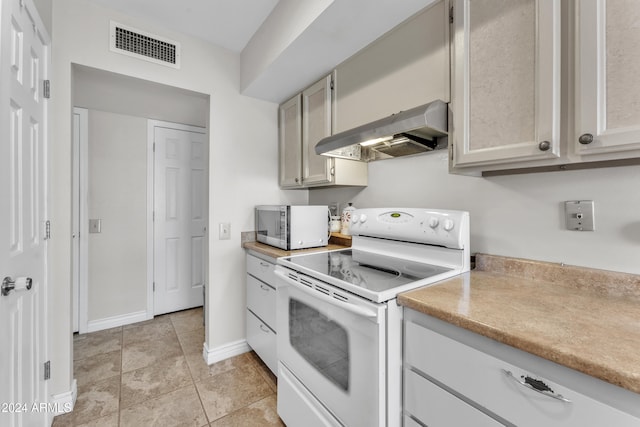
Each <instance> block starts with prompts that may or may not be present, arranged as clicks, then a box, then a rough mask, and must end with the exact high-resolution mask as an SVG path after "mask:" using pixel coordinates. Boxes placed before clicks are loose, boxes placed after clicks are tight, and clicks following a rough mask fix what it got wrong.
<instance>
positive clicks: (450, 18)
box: [449, 6, 453, 24]
mask: <svg viewBox="0 0 640 427" xmlns="http://www.w3.org/2000/svg"><path fill="white" fill-rule="evenodd" d="M449 23H450V24H453V6H451V7H450V8H449Z"/></svg>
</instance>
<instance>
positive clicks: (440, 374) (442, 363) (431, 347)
mask: <svg viewBox="0 0 640 427" xmlns="http://www.w3.org/2000/svg"><path fill="white" fill-rule="evenodd" d="M405 333H406V335H405V339H406V347H405V350H406V355H405V358H406V359H405V360H406V362H407V364H408V365H410V366H414V367H415V368H417V369H418V370H420V371H422V372H424V373H425V374H426V375H427V376H429V377H431V378H434V379H435V380H437V381H438V382H440V383H442V384H445V385H446V386H447V387H450V388H451V389H452V390H455V391H456V392H457V393H460V394H461V395H463V396H465V397H466V398H468V399H470V400H471V401H473V402H475V403H477V404H479V405H480V406H482V407H484V408H486V409H487V410H489V411H490V412H492V413H494V414H496V415H497V416H499V417H500V418H503V419H505V420H507V421H509V422H511V423H514V424H516V425H518V426H525V427H526V426H541V425H544V426H563V427H566V426H587V425H593V426H599V425H611V426H613V425H615V426H617V427H623V426H624V427H627V426H628V427H632V426H638V425H639V424H638V423H639V421H640V420H638V419H637V418H635V417H632V416H631V415H629V414H627V413H625V412H622V411H619V410H618V409H616V408H613V407H610V406H608V405H606V404H604V403H602V402H599V401H596V400H594V399H592V398H590V397H587V396H585V395H582V394H580V393H578V392H576V391H574V390H572V389H569V388H567V387H564V386H561V385H559V384H557V383H555V382H552V381H551V380H549V379H548V378H544V377H543V376H541V375H538V374H536V373H535V372H529V371H527V370H525V369H522V368H519V367H518V366H514V365H511V364H509V363H506V362H504V361H502V360H500V359H497V358H495V357H493V356H491V355H489V354H486V353H483V352H481V351H479V350H476V349H474V348H472V347H469V346H467V345H465V344H462V343H460V342H458V341H455V340H453V339H451V338H448V337H445V336H443V335H441V334H439V333H436V332H434V331H432V330H429V329H427V328H425V327H423V326H420V325H418V324H416V323H413V322H407V323H406V328H405ZM506 372H511V374H512V375H513V377H515V379H518V380H523V379H525V378H527V377H530V378H532V379H535V380H540V381H543V382H544V384H546V385H547V386H548V387H549V388H551V389H552V390H553V392H554V393H555V394H556V395H562V396H563V397H565V398H566V399H569V400H570V401H571V402H564V401H561V400H557V399H554V398H553V397H550V396H547V395H543V394H540V393H538V392H536V391H534V390H531V389H529V388H526V387H524V386H522V385H520V384H518V383H517V382H516V381H515V379H514V378H513V377H510V376H508V375H507V374H506Z"/></svg>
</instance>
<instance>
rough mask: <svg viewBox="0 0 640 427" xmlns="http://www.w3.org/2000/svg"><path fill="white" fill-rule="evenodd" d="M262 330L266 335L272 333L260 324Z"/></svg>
mask: <svg viewBox="0 0 640 427" xmlns="http://www.w3.org/2000/svg"><path fill="white" fill-rule="evenodd" d="M260 330H261V331H262V332H264V333H266V334H268V333H269V332H271V331H270V330H269V328H268V327H266V326H264V325H263V324H262V323H260Z"/></svg>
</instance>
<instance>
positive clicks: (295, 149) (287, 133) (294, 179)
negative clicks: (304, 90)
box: [278, 94, 302, 188]
mask: <svg viewBox="0 0 640 427" xmlns="http://www.w3.org/2000/svg"><path fill="white" fill-rule="evenodd" d="M278 116H279V117H278V122H279V131H280V136H279V138H280V140H279V149H280V186H281V187H282V188H292V187H300V186H302V140H301V138H302V95H301V94H297V95H296V96H294V97H293V98H291V99H290V100H288V101H287V102H285V103H284V104H282V105H280V109H279V112H278Z"/></svg>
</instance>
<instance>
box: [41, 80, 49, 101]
mask: <svg viewBox="0 0 640 427" xmlns="http://www.w3.org/2000/svg"><path fill="white" fill-rule="evenodd" d="M42 96H43V97H45V98H46V99H49V98H51V80H44V81H43V82H42Z"/></svg>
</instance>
